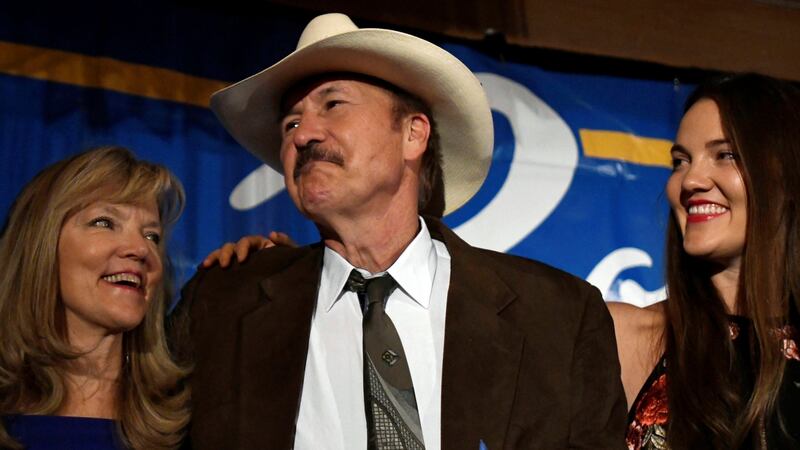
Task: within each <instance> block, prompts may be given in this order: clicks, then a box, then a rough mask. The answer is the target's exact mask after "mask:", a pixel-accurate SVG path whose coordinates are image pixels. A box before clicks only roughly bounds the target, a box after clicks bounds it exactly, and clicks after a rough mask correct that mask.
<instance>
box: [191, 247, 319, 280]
mask: <svg viewBox="0 0 800 450" xmlns="http://www.w3.org/2000/svg"><path fill="white" fill-rule="evenodd" d="M316 252H319V254H320V255H321V254H322V253H321V252H322V250H321V247H319V246H317V245H313V246H304V247H289V246H274V247H270V248H265V249H262V250H259V251H257V252H255V253H252V254H250V255H249V256H248V257H247V259H245V260H244V261H242V262H238V261H236V259H235V258H234V259H233V260H232V261H231V264H230V265H229V266H228V267H224V268H223V267H220V266H219V265H214V266H212V267H210V268H208V269H198V271H197V274H196V275H195V277H202V278H203V279H204V280H205V281H212V280H228V279H235V280H239V281H241V280H247V279H251V278H258V279H261V278H264V277H265V276H269V275H271V274H275V273H278V272H281V271H283V270H286V269H288V268H290V267H291V266H292V265H293V264H295V263H296V262H298V261H299V260H302V259H303V258H305V257H309V256H311V255H313V254H315V253H316Z"/></svg>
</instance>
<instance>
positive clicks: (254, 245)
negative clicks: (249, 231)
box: [201, 231, 297, 268]
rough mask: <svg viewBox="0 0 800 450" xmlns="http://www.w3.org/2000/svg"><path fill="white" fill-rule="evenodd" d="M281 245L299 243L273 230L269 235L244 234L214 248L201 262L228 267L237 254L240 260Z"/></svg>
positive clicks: (203, 264)
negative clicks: (233, 240)
mask: <svg viewBox="0 0 800 450" xmlns="http://www.w3.org/2000/svg"><path fill="white" fill-rule="evenodd" d="M276 245H281V246H285V247H297V243H296V242H295V241H294V240H292V238H291V237H289V235H288V234H286V233H281V232H279V231H273V232H271V233H270V234H269V236H266V237H265V236H261V235H258V234H254V235H249V236H244V237H243V238H241V239H239V240H238V241H237V242H227V243H225V244H224V245H223V246H222V247H220V248H218V249H216V250H214V251H213V252H211V253H209V254H208V256H206V259H204V260H203V263H202V264H201V266H202V267H211V266H213V265H214V264H215V263H217V264H219V266H220V267H223V268H224V267H228V266H229V265H230V264H231V262H232V259H233V255H234V254H235V255H236V260H237V261H239V262H242V261H244V260H245V259H247V256H248V255H249V254H250V253H251V252H254V251H258V250H261V249H265V248H269V247H274V246H276Z"/></svg>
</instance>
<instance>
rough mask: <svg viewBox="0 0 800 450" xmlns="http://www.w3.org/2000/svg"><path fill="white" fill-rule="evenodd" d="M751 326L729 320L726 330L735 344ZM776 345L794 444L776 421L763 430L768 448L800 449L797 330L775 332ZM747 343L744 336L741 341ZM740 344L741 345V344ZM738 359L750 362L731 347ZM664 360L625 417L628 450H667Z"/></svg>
mask: <svg viewBox="0 0 800 450" xmlns="http://www.w3.org/2000/svg"><path fill="white" fill-rule="evenodd" d="M751 327H752V324H751V322H750V321H749V320H748V319H746V318H743V317H739V316H730V317H729V328H730V332H731V339H732V340H734V341H736V340H737V339H740V335H742V334H747V333H750V329H751ZM775 336H776V338H777V342H779V343H780V345H781V350H782V352H783V356H784V357H785V358H786V359H787V363H786V373H785V375H784V379H783V385H782V386H781V392H780V394H779V396H778V408H779V409H780V411H781V417H782V419H783V420H784V425H785V426H786V428H787V430H788V431H789V434H791V435H792V436H793V437H794V438H795V439H798V440H797V441H795V442H788V441H787V438H786V437H784V434H783V433H782V432H781V428H780V427H781V424H780V423H779V421H778V420H771V421H769V424H768V425H767V429H766V442H767V448H768V449H770V450H772V449H800V350H798V346H797V342H798V341H799V339H798V333H797V329H796V328H795V327H794V326H792V325H786V326H783V327H781V328H778V329H776V330H775ZM741 339H742V340H746V339H747V336H745V337H742V338H741ZM740 342H741V341H740ZM734 347H735V348H736V351H737V353H738V354H739V357H740V358H742V360H743V361H749V360H750V358H749V355H746V354H744V353H745V352H746V351H747V350H745V349H746V347H747V346H745V345H734ZM668 381H669V379H668V374H667V359H666V357H665V356H662V357H661V359H660V360H659V361H658V363H657V364H656V366H655V367H654V368H653V371H652V372H651V373H650V376H649V377H648V378H647V381H645V383H644V386H642V389H641V390H640V391H639V395H638V396H637V397H636V400H635V401H634V403H633V408H632V409H631V410H630V412H629V413H628V431H627V434H626V436H625V443H626V445H627V447H628V450H664V449H667V448H668V447H667V421H668V419H669V407H668V402H667V383H668Z"/></svg>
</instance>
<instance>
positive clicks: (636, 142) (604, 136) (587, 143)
mask: <svg viewBox="0 0 800 450" xmlns="http://www.w3.org/2000/svg"><path fill="white" fill-rule="evenodd" d="M578 133H579V134H580V137H581V144H582V145H583V154H584V155H585V156H590V157H592V158H603V159H619V160H622V161H628V162H632V163H634V164H642V165H647V166H659V167H672V157H671V156H670V153H669V151H670V148H672V142H671V141H668V140H666V139H655V138H646V137H640V136H635V135H633V134H630V133H623V132H620V131H603V130H586V129H581V130H579V131H578Z"/></svg>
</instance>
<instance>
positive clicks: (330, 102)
mask: <svg viewBox="0 0 800 450" xmlns="http://www.w3.org/2000/svg"><path fill="white" fill-rule="evenodd" d="M342 103H343V102H342V101H341V100H328V101H327V102H325V107H326V108H327V109H333V108H334V107H336V106H337V105H341V104H342Z"/></svg>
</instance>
